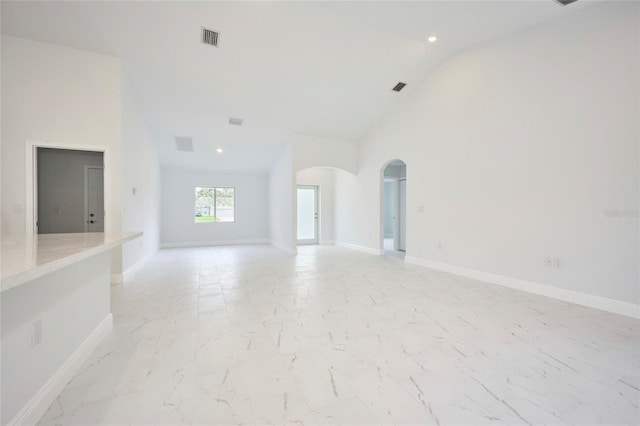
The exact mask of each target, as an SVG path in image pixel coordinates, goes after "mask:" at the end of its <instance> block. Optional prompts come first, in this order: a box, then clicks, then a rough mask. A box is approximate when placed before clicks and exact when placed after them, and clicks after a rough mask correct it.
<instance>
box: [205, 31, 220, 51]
mask: <svg viewBox="0 0 640 426" xmlns="http://www.w3.org/2000/svg"><path fill="white" fill-rule="evenodd" d="M219 35H220V34H219V33H217V32H216V31H213V30H210V29H208V28H205V27H202V42H203V43H204V44H210V45H211V46H216V47H217V46H218V36H219Z"/></svg>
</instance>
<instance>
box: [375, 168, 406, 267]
mask: <svg viewBox="0 0 640 426" xmlns="http://www.w3.org/2000/svg"><path fill="white" fill-rule="evenodd" d="M395 161H402V163H404V165H405V167H406V168H407V173H406V175H408V174H409V165H408V164H407V162H406V161H404V160H402V159H401V158H398V157H396V158H393V159H391V160H388V161H386V162H385V163H384V164H383V165H382V167H381V168H380V175H379V176H380V177H379V179H378V191H379V192H378V232H379V233H378V239H379V249H378V250H379V251H378V253H379V254H380V255H381V256H384V255H385V250H384V180H385V179H393V180H394V187H395V190H396V200H395V203H394V209H397V212H398V214H397V215H396V221H394V235H393V246H394V247H393V248H394V251H399V252H402V253H404V254H405V256H406V254H407V251H406V243H407V241H406V232H405V250H399V247H398V244H399V241H398V240H399V234H400V225H399V221H400V211H399V210H400V209H399V206H400V204H399V203H400V179H404V180H405V184H406V179H407V176H406V175H405V176H404V177H403V178H400V177H397V176H385V175H384V172H385V170H386V169H387V166H389V165H390V164H391V163H393V162H395ZM406 189H407V188H406V187H405V190H406ZM407 199H408V194H405V217H404V226H405V231H406V229H407V228H408V226H407V225H408V222H407V217H406V213H407V205H408V203H407Z"/></svg>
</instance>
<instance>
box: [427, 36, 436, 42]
mask: <svg viewBox="0 0 640 426" xmlns="http://www.w3.org/2000/svg"><path fill="white" fill-rule="evenodd" d="M427 41H428V42H429V43H431V44H433V43H435V42H436V41H438V37H436V36H431V37H429V38H428V39H427Z"/></svg>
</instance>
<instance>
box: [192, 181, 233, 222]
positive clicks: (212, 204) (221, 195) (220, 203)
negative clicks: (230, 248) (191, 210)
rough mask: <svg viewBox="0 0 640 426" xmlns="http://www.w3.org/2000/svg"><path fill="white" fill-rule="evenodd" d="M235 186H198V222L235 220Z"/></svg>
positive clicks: (196, 219) (196, 217) (196, 218)
mask: <svg viewBox="0 0 640 426" xmlns="http://www.w3.org/2000/svg"><path fill="white" fill-rule="evenodd" d="M235 205H236V189H235V188H203V187H199V186H197V187H196V216H195V221H196V223H200V222H235V220H236V209H235Z"/></svg>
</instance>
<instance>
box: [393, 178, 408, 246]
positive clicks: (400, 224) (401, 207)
mask: <svg viewBox="0 0 640 426" xmlns="http://www.w3.org/2000/svg"><path fill="white" fill-rule="evenodd" d="M401 182H404V199H403V197H402V196H401V194H402V191H401ZM396 194H397V199H396V204H397V205H396V209H397V212H398V216H397V221H396V223H397V232H396V235H394V238H393V248H394V250H395V251H401V252H403V253H406V252H407V178H406V177H403V178H398V188H397V192H396ZM403 213H404V214H403ZM403 228H404V229H403ZM403 231H404V232H403ZM403 234H404V235H403ZM401 240H402V242H403V243H404V250H403V249H401V248H400V241H401Z"/></svg>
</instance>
